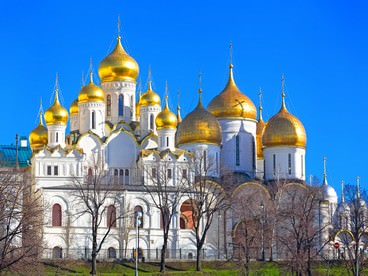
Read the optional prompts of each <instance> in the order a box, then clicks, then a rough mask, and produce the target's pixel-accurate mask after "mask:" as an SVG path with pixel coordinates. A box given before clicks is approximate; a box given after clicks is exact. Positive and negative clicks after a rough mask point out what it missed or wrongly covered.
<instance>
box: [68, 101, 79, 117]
mask: <svg viewBox="0 0 368 276" xmlns="http://www.w3.org/2000/svg"><path fill="white" fill-rule="evenodd" d="M69 113H70V116H73V115H78V113H79V107H78V99H75V100H74V101H73V102H72V104H71V105H70V108H69Z"/></svg>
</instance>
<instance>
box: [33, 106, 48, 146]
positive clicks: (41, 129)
mask: <svg viewBox="0 0 368 276" xmlns="http://www.w3.org/2000/svg"><path fill="white" fill-rule="evenodd" d="M47 142H48V134H47V129H46V127H45V126H44V125H43V123H42V113H41V112H40V123H39V124H38V126H37V127H36V128H35V129H34V130H32V131H31V133H30V134H29V143H30V145H31V148H32V149H33V150H35V149H37V148H42V147H43V146H45V145H47Z"/></svg>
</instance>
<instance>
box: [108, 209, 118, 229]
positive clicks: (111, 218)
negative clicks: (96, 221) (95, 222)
mask: <svg viewBox="0 0 368 276" xmlns="http://www.w3.org/2000/svg"><path fill="white" fill-rule="evenodd" d="M107 227H116V208H115V206H114V205H110V206H109V207H108V208H107Z"/></svg>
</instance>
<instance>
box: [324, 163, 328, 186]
mask: <svg viewBox="0 0 368 276" xmlns="http://www.w3.org/2000/svg"><path fill="white" fill-rule="evenodd" d="M326 160H327V158H326V156H325V157H323V185H328V183H327V173H326Z"/></svg>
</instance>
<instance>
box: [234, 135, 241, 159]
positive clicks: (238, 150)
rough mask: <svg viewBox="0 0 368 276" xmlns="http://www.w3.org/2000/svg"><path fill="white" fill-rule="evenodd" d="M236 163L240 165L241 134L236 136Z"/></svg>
mask: <svg viewBox="0 0 368 276" xmlns="http://www.w3.org/2000/svg"><path fill="white" fill-rule="evenodd" d="M235 165H236V166H240V136H239V134H238V135H236V137H235Z"/></svg>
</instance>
